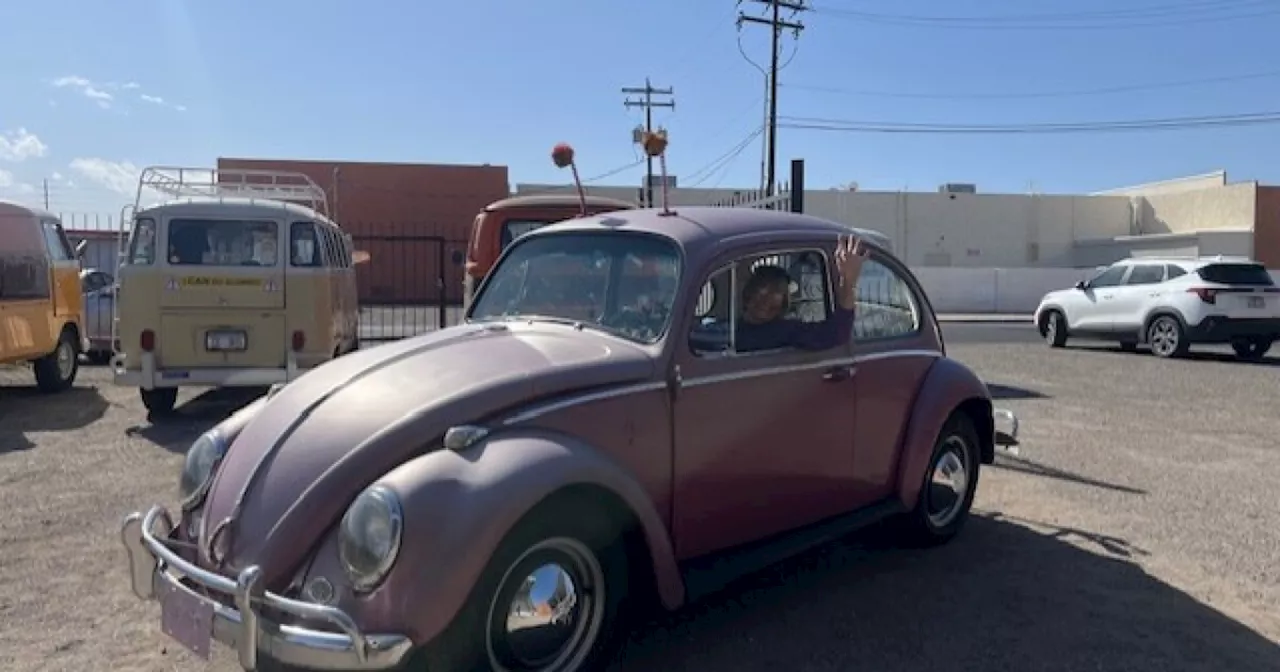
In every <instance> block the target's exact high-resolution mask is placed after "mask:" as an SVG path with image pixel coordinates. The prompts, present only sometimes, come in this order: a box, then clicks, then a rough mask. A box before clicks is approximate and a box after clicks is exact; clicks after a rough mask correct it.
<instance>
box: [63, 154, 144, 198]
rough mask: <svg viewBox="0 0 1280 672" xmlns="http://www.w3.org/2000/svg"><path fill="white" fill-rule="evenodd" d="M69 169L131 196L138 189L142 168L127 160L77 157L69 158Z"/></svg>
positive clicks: (112, 189) (91, 180)
mask: <svg viewBox="0 0 1280 672" xmlns="http://www.w3.org/2000/svg"><path fill="white" fill-rule="evenodd" d="M70 166H71V170H73V171H75V172H76V173H77V174H78V175H81V176H83V177H84V178H85V179H87V180H89V181H90V182H93V183H95V184H98V185H100V186H103V187H106V188H107V189H110V190H111V191H114V192H116V193H118V194H123V195H125V196H133V195H134V194H136V193H137V189H138V176H139V175H140V174H141V173H142V169H141V168H139V167H138V166H136V165H134V164H133V163H131V162H129V161H108V160H107V159H96V158H79V159H72V160H71V164H70Z"/></svg>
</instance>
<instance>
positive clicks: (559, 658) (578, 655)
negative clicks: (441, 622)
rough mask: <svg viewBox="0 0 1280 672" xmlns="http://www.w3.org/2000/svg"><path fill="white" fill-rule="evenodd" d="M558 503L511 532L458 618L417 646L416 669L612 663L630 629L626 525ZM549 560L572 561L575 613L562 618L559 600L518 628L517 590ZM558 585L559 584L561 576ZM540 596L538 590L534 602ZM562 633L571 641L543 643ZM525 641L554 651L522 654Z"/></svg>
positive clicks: (559, 669)
mask: <svg viewBox="0 0 1280 672" xmlns="http://www.w3.org/2000/svg"><path fill="white" fill-rule="evenodd" d="M556 508H557V510H556V511H548V510H546V509H543V510H542V511H535V512H534V513H533V514H531V515H530V516H529V517H527V518H526V519H525V520H524V521H522V522H521V523H519V524H518V525H517V526H516V528H515V529H513V530H512V531H511V532H510V533H509V534H508V535H507V537H506V539H504V540H503V542H502V543H501V544H500V545H499V547H498V550H497V551H495V552H494V554H493V556H492V558H490V560H489V563H488V565H486V567H485V569H484V571H483V572H482V573H481V575H480V578H479V580H478V581H477V582H476V585H475V586H474V587H473V588H472V590H471V595H470V597H469V598H468V600H467V603H466V605H464V606H463V608H462V610H461V611H460V612H459V613H458V615H457V617H455V618H454V621H453V623H451V624H450V625H449V627H448V628H447V629H446V630H445V632H444V633H442V634H441V635H440V636H439V637H437V638H436V639H435V640H434V641H432V642H430V643H428V644H427V645H426V646H424V647H423V648H422V649H420V650H419V651H418V652H417V653H416V655H415V657H414V660H413V662H412V663H411V664H410V666H409V669H411V670H415V671H417V672H479V671H481V670H492V669H505V670H507V671H508V672H533V671H537V672H576V671H578V670H598V669H604V668H605V667H607V665H608V663H609V662H610V661H611V660H612V659H613V658H614V656H615V655H616V653H617V651H618V646H619V644H620V643H621V641H622V638H623V634H624V633H625V631H626V623H625V618H626V615H627V611H628V610H627V609H625V608H624V605H625V604H626V603H627V585H628V580H629V578H630V577H629V575H628V571H629V567H628V560H627V550H626V545H625V543H624V538H623V536H622V530H618V529H616V528H615V526H614V525H613V524H611V523H609V521H607V520H606V519H603V518H600V517H591V516H584V515H583V513H582V511H581V510H580V509H579V510H578V511H576V512H575V511H570V510H568V509H567V508H565V509H562V508H561V507H556ZM549 566H556V567H564V568H566V570H567V575H568V576H569V581H568V582H567V584H568V585H572V586H573V587H574V591H573V594H574V596H575V599H573V600H572V601H570V602H569V604H570V607H569V608H568V609H567V610H566V612H567V616H565V615H560V616H564V617H565V618H567V619H568V620H565V621H556V620H555V619H556V618H557V616H556V615H554V614H555V611H558V610H559V607H558V604H557V605H556V608H555V610H554V611H548V612H540V613H535V614H531V615H529V616H528V618H529V619H530V620H531V621H537V620H541V619H542V618H547V619H548V622H547V623H544V624H540V625H533V624H530V626H529V627H527V628H525V632H524V633H521V634H520V635H518V636H515V637H512V636H510V633H508V629H509V628H508V623H509V621H508V616H509V614H510V611H511V607H513V606H514V602H515V601H516V594H517V591H519V590H520V588H521V587H522V586H523V585H525V584H526V581H527V578H526V577H532V576H533V575H534V573H535V572H541V571H544V570H547V569H548V567H549ZM517 577H519V578H517ZM535 580H536V579H535ZM555 585H556V586H557V588H558V587H559V583H558V582H557V584H555ZM583 587H586V588H587V590H586V591H583V590H582V588H583ZM601 592H603V599H601V597H600V595H601ZM557 594H559V591H557ZM532 601H533V598H532V596H531V595H530V597H529V603H530V604H531V603H532ZM547 602H550V599H549V598H548V600H547ZM563 603H564V602H560V603H559V604H563ZM579 609H581V611H579ZM548 614H552V615H551V616H548ZM531 631H536V632H531ZM560 636H564V637H565V638H566V641H565V642H564V644H563V646H561V647H560V648H559V649H556V648H555V647H548V646H543V647H539V646H538V644H540V643H541V644H551V643H552V640H553V638H558V637H560ZM540 639H541V640H545V641H543V642H539V641H538V640H540ZM521 647H524V648H525V650H526V651H528V650H534V649H539V648H542V649H547V650H550V651H551V653H548V654H545V655H543V656H538V657H533V656H529V657H526V658H523V659H522V658H521V656H519V655H518V653H517V649H519V648H521ZM494 660H496V661H497V664H496V665H495V663H494V662H492V661H494Z"/></svg>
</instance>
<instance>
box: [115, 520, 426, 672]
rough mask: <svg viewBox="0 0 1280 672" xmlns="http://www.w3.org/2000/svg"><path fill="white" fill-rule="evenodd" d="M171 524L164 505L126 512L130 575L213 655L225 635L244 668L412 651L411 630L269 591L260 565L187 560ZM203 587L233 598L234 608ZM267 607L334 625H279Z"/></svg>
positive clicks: (362, 665) (378, 663)
mask: <svg viewBox="0 0 1280 672" xmlns="http://www.w3.org/2000/svg"><path fill="white" fill-rule="evenodd" d="M172 530H173V519H172V518H171V517H170V515H169V513H168V511H166V510H165V509H164V507H161V506H153V507H151V509H150V510H148V511H147V512H146V513H145V514H143V513H133V514H130V515H129V516H128V517H126V518H125V520H124V523H123V525H122V528H121V539H122V541H123V542H124V547H125V550H126V551H128V555H129V579H130V582H131V583H132V587H133V593H134V594H135V595H137V596H138V598H139V599H142V600H157V601H160V602H161V603H162V614H167V613H169V612H170V611H178V612H180V613H179V614H177V615H175V616H174V617H172V618H169V617H168V616H162V620H163V621H164V622H165V624H164V629H165V630H166V633H167V634H170V635H171V636H174V637H175V638H176V639H178V640H179V641H181V642H182V643H184V644H186V645H187V646H188V648H191V649H192V650H193V651H195V652H196V653H197V654H201V655H204V656H206V657H207V656H208V651H207V643H208V642H209V641H218V642H221V643H223V644H225V645H226V646H229V647H231V648H232V649H235V650H236V652H237V653H238V654H239V658H240V666H241V667H243V668H244V669H245V670H256V669H258V657H259V655H260V654H265V655H266V656H267V657H269V658H270V659H271V660H275V661H278V662H281V663H286V664H288V665H293V666H297V667H302V668H307V669H313V670H394V669H396V668H398V667H400V666H401V665H402V664H403V663H404V661H405V660H406V659H407V658H408V657H409V654H410V652H411V650H412V648H413V643H412V642H411V641H410V640H409V638H408V637H406V636H404V635H399V634H381V633H380V634H366V633H363V632H361V631H360V627H359V626H358V625H357V624H356V622H355V620H354V619H353V618H352V617H351V616H350V615H348V614H347V613H346V612H344V611H342V610H341V609H338V608H336V607H329V606H324V605H319V604H313V603H310V602H303V601H300V600H293V599H289V598H286V597H282V596H280V595H276V594H274V593H270V592H267V591H265V590H264V589H263V588H262V570H261V569H260V568H259V567H257V566H250V567H246V568H245V569H243V570H242V571H241V572H240V573H239V575H238V576H236V577H234V578H231V577H226V576H222V575H220V574H217V573H215V572H211V571H208V570H205V569H202V568H200V567H198V566H196V565H195V564H193V563H191V562H188V561H186V560H184V559H183V558H182V557H181V556H179V555H178V554H177V553H176V552H174V551H173V550H172V549H171V548H170V547H169V545H168V537H169V534H170V533H171V532H172ZM200 589H203V590H204V591H207V592H209V593H217V594H222V595H226V596H228V597H230V598H232V600H233V602H234V604H235V607H234V608H232V607H229V606H226V605H224V604H223V603H221V602H219V601H217V600H214V599H211V598H209V597H206V596H205V595H203V594H201V591H200ZM168 603H174V604H177V605H180V606H173V607H170V605H169V604H168ZM263 611H269V612H274V613H285V614H289V615H293V616H297V617H298V618H299V619H305V620H307V621H310V622H325V623H328V624H330V625H332V626H333V631H327V630H315V629H310V628H303V627H297V626H292V625H285V624H281V623H275V622H272V621H271V620H269V619H268V618H266V617H264V616H263V615H261V614H262V612H263ZM206 628H207V630H206ZM174 629H181V630H182V631H183V632H181V633H176V632H174V631H173V630H174ZM206 635H207V636H206ZM202 649H204V650H202Z"/></svg>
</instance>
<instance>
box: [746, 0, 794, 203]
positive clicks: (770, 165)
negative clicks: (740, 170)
mask: <svg viewBox="0 0 1280 672" xmlns="http://www.w3.org/2000/svg"><path fill="white" fill-rule="evenodd" d="M753 1H754V2H759V3H761V4H764V5H768V6H769V8H770V9H771V10H772V16H771V18H767V19H765V18H761V17H758V16H749V15H747V14H745V13H742V12H739V13H738V28H739V29H741V28H742V24H743V23H755V24H759V25H765V26H769V29H770V33H771V38H772V39H771V40H770V45H771V48H770V50H769V123H768V124H767V126H768V129H769V130H768V133H769V137H768V140H767V142H768V147H769V148H768V155H769V158H768V159H767V165H766V166H765V168H766V171H767V177H766V178H765V185H764V186H765V194H766V195H768V196H772V195H773V186H774V183H775V182H776V175H777V169H778V166H777V163H778V69H779V68H778V41H779V38H781V36H782V29H783V28H789V29H790V30H791V31H792V33H793V34H794V35H795V38H796V39H799V38H800V31H802V30H804V24H803V23H800V22H799V21H787V20H784V19H783V18H782V17H781V12H782V10H783V9H789V10H791V16H792V17H795V16H796V15H798V14H799V13H800V12H805V11H808V10H809V8H808V7H807V6H805V4H804V0H796V2H788V1H786V0H753Z"/></svg>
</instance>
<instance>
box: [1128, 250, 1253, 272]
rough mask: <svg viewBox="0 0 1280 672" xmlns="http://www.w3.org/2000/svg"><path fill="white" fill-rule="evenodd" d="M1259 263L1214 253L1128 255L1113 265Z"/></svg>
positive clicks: (1187, 266) (1187, 265)
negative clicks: (1160, 255)
mask: <svg viewBox="0 0 1280 672" xmlns="http://www.w3.org/2000/svg"><path fill="white" fill-rule="evenodd" d="M1221 263H1227V264H1259V262H1258V261H1255V260H1253V259H1250V258H1249V257H1241V256H1227V255H1222V254H1218V255H1214V256H1210V257H1130V258H1128V259H1121V260H1120V261H1117V262H1116V263H1115V264H1114V265H1116V266H1133V265H1135V264H1172V265H1174V266H1181V267H1182V268H1185V269H1189V270H1195V269H1198V268H1203V267H1205V266H1208V265H1209V264H1221Z"/></svg>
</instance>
